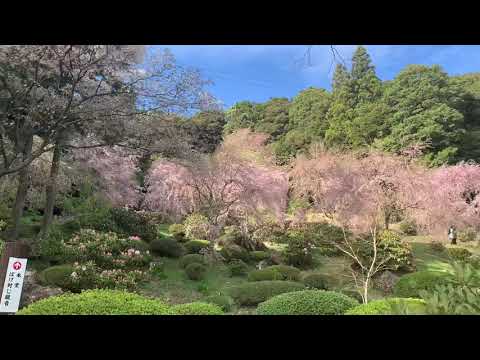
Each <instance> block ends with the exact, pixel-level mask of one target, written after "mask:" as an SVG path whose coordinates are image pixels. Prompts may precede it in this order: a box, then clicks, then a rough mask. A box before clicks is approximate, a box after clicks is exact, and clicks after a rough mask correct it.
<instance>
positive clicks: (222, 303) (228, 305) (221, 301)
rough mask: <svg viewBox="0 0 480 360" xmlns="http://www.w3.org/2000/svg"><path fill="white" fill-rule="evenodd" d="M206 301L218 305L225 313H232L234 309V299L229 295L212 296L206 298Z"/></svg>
mask: <svg viewBox="0 0 480 360" xmlns="http://www.w3.org/2000/svg"><path fill="white" fill-rule="evenodd" d="M204 301H205V302H207V303H209V304H215V305H218V306H219V307H220V308H221V309H222V310H223V311H230V310H231V309H232V307H233V299H232V298H231V297H230V296H227V295H211V296H208V297H206V298H205V299H204Z"/></svg>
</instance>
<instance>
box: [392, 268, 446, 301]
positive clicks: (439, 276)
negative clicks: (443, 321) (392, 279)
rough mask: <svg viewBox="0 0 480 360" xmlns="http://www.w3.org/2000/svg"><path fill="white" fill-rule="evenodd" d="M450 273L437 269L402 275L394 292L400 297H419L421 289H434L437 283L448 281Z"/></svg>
mask: <svg viewBox="0 0 480 360" xmlns="http://www.w3.org/2000/svg"><path fill="white" fill-rule="evenodd" d="M447 277H448V274H446V273H442V272H435V271H417V272H414V273H411V274H407V275H404V276H402V277H401V278H400V279H399V280H398V281H397V283H396V284H395V287H394V289H393V294H394V295H395V296H396V297H400V298H419V297H420V291H422V290H427V291H430V290H433V288H434V287H435V286H436V285H443V284H445V283H446V279H447Z"/></svg>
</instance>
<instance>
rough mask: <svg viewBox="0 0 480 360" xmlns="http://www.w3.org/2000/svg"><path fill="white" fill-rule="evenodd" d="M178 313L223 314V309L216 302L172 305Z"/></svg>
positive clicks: (172, 309)
mask: <svg viewBox="0 0 480 360" xmlns="http://www.w3.org/2000/svg"><path fill="white" fill-rule="evenodd" d="M171 311H173V312H174V313H175V314H176V315H223V310H222V308H221V307H220V306H218V305H215V304H208V303H202V302H193V303H189V304H180V305H175V306H172V307H171Z"/></svg>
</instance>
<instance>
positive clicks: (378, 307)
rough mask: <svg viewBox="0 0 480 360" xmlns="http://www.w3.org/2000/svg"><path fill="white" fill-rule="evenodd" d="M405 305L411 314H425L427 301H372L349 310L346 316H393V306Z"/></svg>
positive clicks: (403, 299)
mask: <svg viewBox="0 0 480 360" xmlns="http://www.w3.org/2000/svg"><path fill="white" fill-rule="evenodd" d="M392 303H393V304H396V305H402V304H403V305H405V306H406V307H407V309H408V311H409V313H413V314H425V301H423V300H422V299H414V298H388V299H381V300H374V301H370V302H369V303H368V304H362V305H358V306H356V307H354V308H353V309H350V310H348V311H347V312H346V313H345V315H392V314H393V313H394V310H393V309H392V305H391V304H392Z"/></svg>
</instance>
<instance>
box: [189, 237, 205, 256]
mask: <svg viewBox="0 0 480 360" xmlns="http://www.w3.org/2000/svg"><path fill="white" fill-rule="evenodd" d="M209 246H210V241H208V240H190V241H187V242H186V243H185V249H187V252H188V253H189V254H198V253H199V252H200V250H203V249H205V248H208V247H209Z"/></svg>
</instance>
